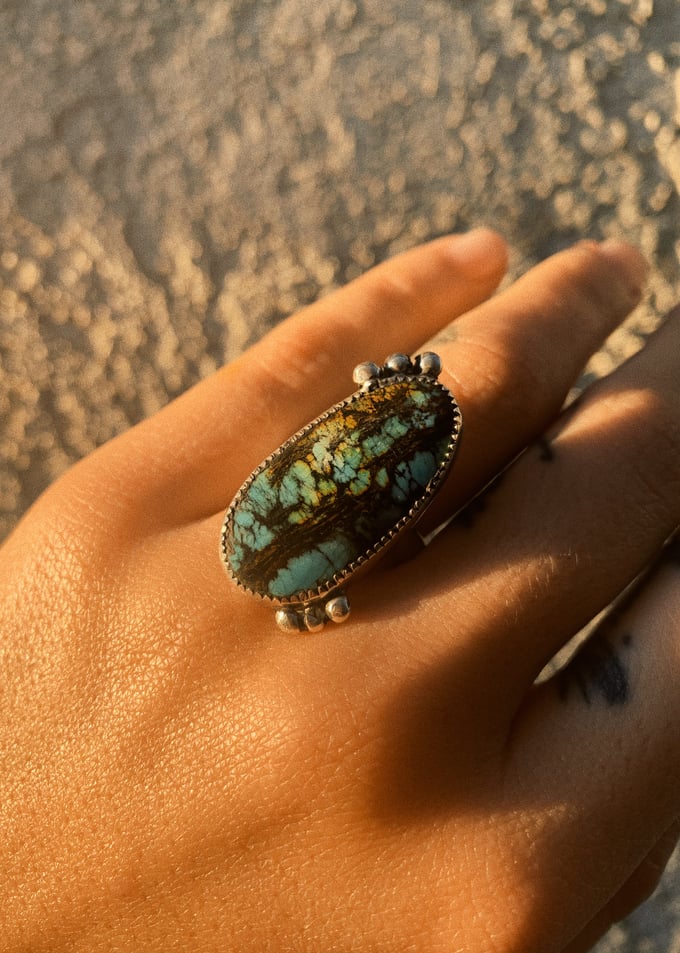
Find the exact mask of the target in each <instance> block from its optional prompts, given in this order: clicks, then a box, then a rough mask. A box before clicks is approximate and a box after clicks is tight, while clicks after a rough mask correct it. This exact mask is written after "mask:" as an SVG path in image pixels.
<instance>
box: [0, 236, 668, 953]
mask: <svg viewBox="0 0 680 953" xmlns="http://www.w3.org/2000/svg"><path fill="white" fill-rule="evenodd" d="M504 268H505V248H504V245H503V243H502V241H501V240H500V239H499V238H498V237H497V236H495V235H494V234H493V233H490V232H487V231H477V232H473V233H471V234H470V235H469V236H458V237H451V238H443V239H439V240H437V241H435V242H432V243H430V244H429V245H425V246H424V247H421V248H418V249H415V250H414V251H411V252H408V253H406V254H404V255H402V256H400V257H398V258H396V259H394V260H393V261H391V262H389V263H387V264H385V265H382V266H380V267H379V268H377V269H375V270H374V271H372V272H370V273H369V274H367V275H366V276H364V277H363V278H361V279H359V280H358V281H356V282H354V283H352V284H351V285H349V286H348V287H347V288H345V289H344V290H342V291H339V292H337V293H335V294H333V295H330V296H328V297H326V298H323V299H322V300H321V301H319V302H318V303H317V304H315V305H313V306H312V307H310V308H308V309H306V310H305V311H303V312H302V313H301V314H299V315H298V316H296V317H294V318H291V319H290V320H288V321H286V322H284V323H283V324H281V325H280V326H279V327H278V328H277V329H276V330H275V331H273V332H272V333H271V334H270V335H268V336H267V337H266V338H264V339H263V340H262V341H261V342H260V343H259V344H257V345H256V346H255V347H253V348H251V350H250V351H248V352H247V353H246V354H245V355H244V356H243V357H242V358H241V359H239V360H237V361H236V362H234V363H233V364H231V365H230V366H228V367H226V368H225V369H224V370H223V371H221V372H220V373H218V374H216V375H215V376H214V377H212V378H210V379H208V380H206V381H205V382H203V383H201V384H200V385H198V386H197V387H195V388H194V389H193V390H191V391H190V392H188V393H187V394H185V395H184V396H183V397H182V398H180V399H179V400H177V401H175V402H174V403H173V404H171V405H169V406H168V407H167V408H166V409H165V410H163V411H162V412H161V413H159V414H158V415H156V416H155V417H153V418H151V419H150V420H148V421H147V422H145V423H143V424H142V425H140V426H138V427H136V428H134V429H133V430H131V431H130V432H129V433H127V434H125V435H124V436H122V437H120V438H119V439H117V440H114V441H113V442H111V443H110V444H108V445H106V446H105V447H103V448H102V449H101V450H99V451H98V452H97V453H95V454H93V455H92V456H91V457H89V458H88V459H86V460H84V461H83V462H82V463H80V464H79V465H77V466H76V467H74V468H73V469H72V470H71V471H70V472H68V473H67V474H66V475H65V477H63V478H62V479H61V480H59V481H58V482H57V483H56V484H55V485H54V486H53V487H52V488H51V489H50V490H49V491H48V492H47V493H46V494H45V495H44V496H43V497H42V499H41V500H39V502H38V503H37V504H36V505H35V506H34V507H33V509H32V510H31V511H30V512H29V513H28V514H27V515H26V517H25V518H24V520H23V522H22V523H21V524H20V525H19V527H18V528H17V530H16V531H15V532H14V534H13V535H12V536H11V537H10V539H9V540H8V541H7V542H6V544H5V546H4V548H3V549H2V551H1V553H0V560H1V566H0V623H1V626H2V643H1V644H2V649H1V654H0V659H1V664H2V671H1V681H0V684H1V685H2V699H3V704H2V712H1V715H0V719H1V721H0V757H1V764H2V769H1V771H0V824H1V826H2V832H1V836H0V844H1V845H2V846H1V848H0V927H1V934H2V937H3V949H5V950H8V951H19V950H22V951H27V950H30V951H31V953H48V951H49V953H58V951H62V950H69V951H87V953H97V951H111V950H116V951H135V953H140V951H144V953H147V951H149V953H150V951H163V953H168V951H173V950H176V951H187V950H191V951H192V953H200V951H227V950H228V951H238V953H256V951H257V953H262V951H275V953H279V951H280V953H287V951H291V953H292V951H295V953H329V951H337V953H345V951H350V950H351V951H365V953H369V951H370V953H388V951H389V953H401V951H404V953H405V951H412V950H417V951H419V953H444V951H446V953H451V951H455V950H466V951H467V953H474V951H479V953H488V951H489V950H493V951H495V953H511V951H513V953H514V951H517V950H522V951H524V953H530V951H539V950H540V951H541V953H551V951H565V950H568V951H575V950H585V949H587V947H588V945H589V944H590V942H592V941H593V940H594V939H595V938H596V937H597V936H598V935H599V934H600V933H602V932H603V931H604V930H605V929H606V928H607V927H608V926H609V924H610V922H611V921H612V919H613V918H615V917H617V916H619V915H621V914H622V913H624V912H626V911H627V910H628V908H629V907H630V906H631V905H633V904H634V903H636V902H637V901H639V900H640V899H642V897H643V896H644V894H645V891H648V890H649V889H650V887H651V886H652V885H653V883H654V882H655V880H656V877H657V876H658V861H659V858H660V857H661V856H662V855H665V854H666V853H667V852H668V848H669V844H672V843H673V842H674V838H675V836H676V833H677V827H676V825H677V818H678V812H679V808H680V802H679V800H678V793H677V792H678V779H679V776H680V740H679V739H680V733H679V731H678V729H679V727H680V694H679V693H678V691H677V681H678V674H679V673H680V638H679V636H680V632H679V627H678V619H679V618H680V579H679V576H678V572H679V570H678V565H677V564H673V562H672V560H666V561H663V562H661V563H659V564H658V565H657V566H656V568H655V569H654V571H653V572H651V573H650V575H649V577H648V579H647V583H646V585H645V586H644V587H643V588H642V589H641V590H639V591H638V592H636V593H635V594H634V595H633V596H632V597H631V598H630V599H629V601H628V603H627V604H626V606H625V607H623V608H622V609H621V611H620V612H619V613H618V614H617V615H615V616H613V617H612V618H611V619H610V620H609V621H607V622H605V623H604V624H603V626H601V627H600V628H599V629H598V631H597V632H596V634H595V635H594V636H593V637H592V639H591V641H590V642H589V643H588V645H587V648H586V649H585V651H583V652H582V653H581V654H580V655H579V656H577V657H576V659H575V660H574V661H573V662H572V663H571V664H570V665H569V666H568V668H567V669H566V670H565V671H564V672H563V673H562V674H561V675H559V676H557V677H555V678H553V679H552V680H548V681H547V682H544V683H543V684H541V685H540V686H538V687H537V686H535V685H534V682H535V679H536V677H537V676H538V674H539V672H540V671H541V670H542V668H543V666H544V665H545V663H546V662H548V660H549V659H550V658H551V657H552V656H553V655H554V654H555V653H556V652H557V651H558V650H559V649H560V648H561V647H562V646H563V645H564V644H565V643H566V642H567V641H568V640H569V639H570V638H571V637H572V636H573V635H574V633H576V632H577V631H578V630H579V629H580V628H581V627H582V626H584V625H585V624H586V623H587V622H588V621H589V620H590V619H592V618H593V617H594V616H595V615H596V614H597V613H598V612H599V611H600V610H601V609H603V608H604V607H605V606H606V605H607V604H608V603H609V602H610V601H611V600H612V599H614V598H615V597H616V596H617V594H619V593H620V592H621V591H622V590H623V589H624V587H626V586H627V584H628V583H630V582H631V580H633V579H634V577H635V576H636V575H637V574H638V573H639V572H640V571H641V570H642V569H643V568H644V567H645V566H646V565H648V564H649V563H650V561H652V560H653V559H654V558H655V556H656V555H657V554H658V553H659V551H660V549H661V547H662V544H663V542H664V540H665V539H666V538H667V537H668V536H669V535H670V534H671V533H672V532H673V530H674V529H675V528H676V527H677V525H678V523H679V522H680V492H679V491H680V478H679V476H678V474H680V414H679V413H678V411H679V392H680V374H678V367H677V363H678V354H680V323H679V322H678V317H677V316H675V317H672V318H671V319H669V320H668V321H667V323H666V324H665V326H664V327H663V328H662V330H661V331H659V332H658V333H657V334H656V335H654V336H653V337H652V338H651V340H650V341H649V342H648V344H647V346H646V347H645V349H644V350H643V351H642V352H641V353H640V354H639V355H638V356H637V357H635V358H634V359H633V360H631V361H630V362H628V363H627V364H626V365H625V366H624V367H622V368H621V369H620V370H618V371H617V372H616V373H614V374H613V375H612V376H611V377H610V378H608V379H606V380H603V381H601V382H599V383H598V384H596V385H595V386H593V387H592V388H591V389H590V390H589V391H588V392H587V394H586V395H585V397H584V398H583V399H582V400H581V401H580V402H579V403H578V404H577V405H576V406H575V407H574V408H572V409H570V410H568V411H567V412H566V413H564V414H560V408H561V406H562V403H563V400H564V398H565V395H566V394H567V392H568V391H569V389H570V386H571V384H572V382H573V381H574V379H575V377H576V376H577V374H578V372H579V371H580V369H581V367H582V366H583V364H584V363H585V361H586V360H587V358H588V356H589V355H590V354H591V353H592V352H593V351H594V350H595V349H596V348H597V347H598V346H599V345H600V344H601V342H602V341H603V340H604V338H605V337H606V336H607V335H608V334H609V332H610V331H612V329H613V328H614V327H615V326H616V325H617V324H618V323H619V322H620V321H621V320H622V319H623V318H624V316H625V315H626V314H627V313H628V311H629V310H630V309H631V307H633V306H634V305H635V304H636V302H637V300H638V298H639V295H640V288H641V285H642V283H643V280H644V274H645V267H644V265H643V263H642V261H641V259H640V257H639V256H638V254H637V253H636V252H635V251H633V250H632V249H631V248H629V247H628V246H624V245H620V244H609V243H608V244H605V245H603V246H596V245H595V244H593V243H584V244H581V245H578V246H576V247H575V248H573V249H571V250H569V251H565V252H563V253H560V254H559V255H556V256H555V257H553V258H551V259H549V260H547V261H546V262H544V263H543V264H541V265H539V266H538V267H537V268H535V269H533V271H531V272H530V273H529V274H527V275H526V277H524V278H523V279H521V280H520V281H518V282H517V283H516V284H514V285H513V286H511V287H510V288H508V290H506V291H504V292H503V293H501V294H499V295H497V296H496V297H493V298H491V299H490V300H486V299H488V298H489V296H490V295H491V294H492V293H493V291H494V289H495V287H496V285H497V284H498V282H499V281H500V279H501V277H502V275H503V273H504ZM451 322H453V323H451ZM448 325H450V328H449V334H448V337H447V340H446V342H445V343H444V344H443V345H442V346H441V347H439V349H438V350H439V352H440V354H441V356H442V358H443V363H444V372H443V374H442V379H443V381H444V383H446V384H447V385H448V386H449V387H450V389H451V390H452V392H453V393H454V394H455V395H456V397H457V399H458V401H459V403H460V405H461V408H462V411H463V415H464V419H465V434H464V439H463V441H462V444H461V449H460V451H459V454H458V458H457V460H456V462H455V464H454V467H453V469H452V472H451V474H450V477H449V479H448V481H447V484H446V486H445V488H444V489H442V491H441V492H440V494H439V496H438V497H437V501H436V508H435V509H434V510H433V512H432V513H430V514H428V518H429V521H430V524H433V523H435V522H439V521H441V520H443V519H445V518H447V517H448V516H450V515H451V514H453V513H454V512H455V511H457V510H458V509H459V508H460V507H461V506H462V505H463V504H464V503H465V502H466V501H468V500H469V499H470V497H471V496H472V495H474V494H475V493H477V491H479V490H480V489H481V488H482V487H484V486H485V485H486V484H487V483H489V481H490V480H491V479H492V478H493V477H494V476H495V475H496V474H498V473H499V472H500V471H501V470H502V469H503V468H505V467H507V465H508V464H509V463H510V461H512V460H513V459H514V458H515V457H517V456H518V454H519V453H520V452H521V451H522V450H523V449H524V448H528V449H526V452H525V453H524V454H523V455H522V456H520V457H519V458H518V459H517V460H516V462H515V463H514V464H513V465H512V466H511V467H510V468H509V469H508V470H507V471H506V472H505V473H504V475H503V477H502V480H500V481H499V482H498V483H497V484H496V485H494V488H493V492H488V493H487V494H486V496H484V497H483V498H482V500H481V501H479V502H478V503H477V504H475V505H474V506H472V507H468V508H467V510H466V511H465V513H464V514H463V516H462V517H461V518H459V519H457V520H455V521H454V522H453V523H452V524H451V526H450V527H449V528H448V529H447V530H445V531H444V532H442V533H441V534H440V535H439V536H438V537H436V538H435V540H434V542H432V543H431V545H430V546H428V547H427V548H425V549H423V550H422V551H421V552H420V553H419V554H418V555H417V556H416V557H415V558H414V559H412V560H410V561H407V562H403V563H401V564H399V565H397V566H389V567H388V566H386V565H384V566H383V567H382V568H381V567H377V568H376V570H375V571H374V572H372V573H371V574H369V575H367V576H366V577H365V578H363V579H361V580H357V581H356V582H355V583H354V584H353V585H352V587H351V595H352V603H353V615H352V618H351V619H350V620H349V621H348V622H347V623H346V624H345V625H344V627H342V628H335V627H333V630H332V631H330V629H327V630H326V631H325V632H324V633H322V634H319V635H307V636H297V637H293V636H290V635H285V634H283V633H281V632H279V631H278V630H277V629H276V627H275V625H274V622H273V617H272V613H271V610H270V609H269V608H267V607H266V606H263V605H262V604H261V603H259V602H258V601H257V600H255V599H252V598H251V597H249V596H247V595H245V594H243V593H242V592H240V591H237V590H236V588H235V587H233V586H232V584H231V582H230V581H229V580H228V579H227V577H226V575H225V574H224V572H223V570H222V568H221V566H220V563H219V559H218V556H217V544H218V538H219V529H220V524H221V520H222V515H223V511H224V509H225V508H226V505H227V504H228V503H229V501H230V499H231V497H232V495H233V494H234V492H235V491H236V489H237V488H238V487H239V485H240V484H241V483H242V481H243V480H244V479H245V477H246V476H247V475H248V473H249V472H250V471H251V470H252V469H253V468H254V467H255V466H256V465H257V464H258V463H259V462H260V460H261V459H262V458H263V457H265V456H266V455H267V454H268V453H269V452H271V451H272V450H273V449H274V448H276V447H277V446H278V445H279V444H280V443H281V442H282V441H283V440H285V439H286V438H287V437H288V436H289V435H290V434H291V433H293V432H294V431H295V430H296V429H297V428H298V427H300V426H301V425H303V424H304V423H306V422H307V421H308V420H310V419H312V418H313V417H314V416H316V415H317V414H318V413H320V412H321V411H323V410H324V409H326V408H327V407H328V406H329V405H331V404H332V403H333V402H335V401H336V400H338V399H340V398H342V397H343V396H345V395H346V394H347V393H349V392H350V391H351V390H352V385H351V384H350V383H349V381H350V380H351V371H352V368H353V366H354V365H355V364H356V363H358V362H359V361H362V360H368V359H373V360H382V359H384V357H385V356H386V355H387V354H389V353H390V352H392V351H397V350H399V351H411V352H412V351H415V350H417V349H419V348H420V347H421V346H422V344H423V343H424V342H425V341H426V340H427V339H428V338H429V337H430V336H431V335H433V334H434V333H435V332H437V331H438V330H440V329H441V328H444V327H446V326H448ZM655 865H656V866H655Z"/></svg>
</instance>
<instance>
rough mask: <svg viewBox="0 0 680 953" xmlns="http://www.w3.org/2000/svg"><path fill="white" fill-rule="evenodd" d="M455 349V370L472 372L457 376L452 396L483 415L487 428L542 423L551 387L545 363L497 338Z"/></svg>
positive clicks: (464, 342)
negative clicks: (523, 422)
mask: <svg viewBox="0 0 680 953" xmlns="http://www.w3.org/2000/svg"><path fill="white" fill-rule="evenodd" d="M456 347H457V352H458V353H457V360H456V364H457V366H458V367H460V368H473V369H474V371H473V373H472V374H470V372H469V371H468V372H466V373H465V374H463V373H462V372H461V373H459V375H458V377H457V380H456V386H457V392H456V390H455V389H454V393H456V396H457V398H458V399H459V400H463V401H465V400H466V398H467V397H469V399H470V402H472V401H474V403H475V405H476V407H477V409H478V410H480V411H482V412H484V411H486V415H488V417H489V424H493V425H494V427H498V426H502V427H504V428H505V427H507V422H508V421H509V420H510V421H512V422H513V426H515V425H516V424H517V422H518V420H520V419H522V418H527V419H531V420H534V419H536V418H538V419H542V418H543V416H544V415H545V412H546V407H550V408H552V405H553V404H554V396H553V393H554V391H555V385H554V381H553V380H552V378H551V374H550V369H549V367H548V363H547V362H545V361H543V360H541V359H540V358H539V357H538V355H536V354H534V353H532V352H531V351H530V350H528V349H527V348H523V347H516V346H515V345H514V343H513V342H512V341H503V340H502V339H500V338H499V337H497V336H496V337H495V338H494V339H493V341H492V339H491V338H489V340H487V341H483V340H481V339H479V338H466V339H459V340H458V341H456ZM560 396H561V394H560Z"/></svg>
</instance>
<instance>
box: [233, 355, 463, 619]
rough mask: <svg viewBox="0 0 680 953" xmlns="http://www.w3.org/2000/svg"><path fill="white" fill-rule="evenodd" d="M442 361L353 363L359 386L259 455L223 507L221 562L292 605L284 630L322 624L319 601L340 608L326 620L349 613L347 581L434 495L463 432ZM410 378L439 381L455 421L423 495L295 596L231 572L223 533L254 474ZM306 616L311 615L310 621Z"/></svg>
mask: <svg viewBox="0 0 680 953" xmlns="http://www.w3.org/2000/svg"><path fill="white" fill-rule="evenodd" d="M397 359H398V360H397ZM404 359H405V360H406V361H408V365H409V367H410V368H411V370H410V372H402V371H401V370H399V371H397V370H395V369H393V366H398V367H399V368H401V367H403V366H404ZM421 361H422V362H423V364H424V365H425V366H426V367H427V370H426V371H422V370H421V369H420V362H421ZM390 365H393V366H390ZM440 367H441V364H440V361H439V358H438V356H437V355H436V354H432V353H431V352H426V353H425V354H423V355H420V356H419V357H417V358H415V359H414V360H413V362H411V361H410V359H408V358H405V355H392V356H391V357H389V358H388V359H387V361H386V362H385V363H384V364H383V365H382V367H378V366H377V365H371V364H369V363H366V364H362V365H359V366H358V368H357V371H358V370H359V368H361V372H359V374H358V375H357V376H358V377H359V379H360V381H361V386H360V387H359V389H358V390H356V391H355V392H354V393H352V394H350V395H349V396H348V397H345V398H344V399H343V400H341V401H338V403H336V404H333V406H332V407H329V408H328V410H325V411H324V412H323V413H322V414H319V416H318V417H315V418H314V420H311V421H310V422H309V423H308V424H305V426H304V427H301V428H300V429H299V430H298V431H296V433H294V434H293V435H292V436H291V437H289V438H288V439H287V440H286V441H285V442H284V443H282V444H281V445H280V446H279V447H277V448H276V450H274V451H273V452H272V453H270V454H269V456H268V457H266V459H265V460H263V461H262V463H260V464H259V466H257V467H256V468H255V469H254V470H253V471H252V473H250V475H249V476H248V477H247V479H246V480H245V481H244V482H243V483H242V485H241V486H240V488H239V489H238V491H237V492H236V495H235V496H234V498H233V500H232V501H231V503H230V504H229V507H228V509H227V511H226V514H225V518H224V521H223V523H222V529H221V532H220V559H221V562H222V565H223V566H224V568H225V570H226V572H227V575H228V576H229V578H230V579H231V580H232V581H233V582H234V583H235V585H236V586H237V587H238V588H239V589H241V590H242V591H243V592H247V593H248V594H249V595H252V596H255V597H257V598H258V599H260V600H261V601H263V602H268V603H269V604H271V605H272V606H274V607H276V608H277V610H286V609H290V610H292V611H291V612H289V613H285V611H284V612H277V621H278V623H279V626H280V627H281V628H282V629H284V630H285V631H292V630H294V628H295V626H294V624H293V615H295V617H296V618H298V621H299V625H298V629H299V630H302V631H304V630H308V631H318V630H319V629H320V628H321V627H322V622H321V614H320V613H316V612H315V611H312V612H310V611H308V610H315V609H316V608H317V607H318V608H319V609H320V610H321V612H323V611H324V609H325V606H326V605H327V604H330V603H331V602H333V603H334V608H335V609H336V610H338V611H337V612H335V613H334V611H333V609H330V610H329V612H328V613H327V616H326V621H327V620H328V619H331V620H332V621H334V622H342V621H344V620H345V619H346V618H347V616H348V615H349V603H348V601H347V597H346V594H345V592H344V587H345V585H346V584H347V583H348V582H349V581H350V579H352V577H354V576H355V575H356V574H357V573H358V572H359V571H361V570H363V569H364V568H365V567H366V566H367V565H368V563H370V562H371V561H372V560H374V559H376V558H377V557H378V556H380V555H381V554H383V553H384V551H385V549H386V548H387V547H388V546H389V545H390V544H391V543H393V542H394V540H395V539H396V538H397V537H398V536H399V535H400V534H401V533H402V532H403V531H404V530H405V529H407V528H408V527H409V526H411V525H412V524H413V523H414V522H416V520H417V519H419V518H420V517H421V516H422V514H423V512H424V511H425V510H426V509H427V507H428V506H429V504H430V503H431V502H432V500H433V498H434V497H435V496H436V494H437V492H438V490H439V488H440V486H441V484H442V482H443V480H444V478H445V476H446V474H447V473H448V471H449V469H450V467H451V464H452V462H453V458H454V456H455V453H456V449H457V447H458V443H459V440H460V435H461V432H462V415H461V411H460V407H459V405H458V402H457V401H456V399H455V397H454V396H453V394H451V392H450V391H449V390H448V388H447V387H445V386H444V384H442V383H441V382H440V381H438V380H436V378H437V377H438V375H439V371H440ZM366 368H370V370H371V373H370V375H369V376H366V373H365V370H364V369H366ZM355 375H356V371H355ZM413 379H416V380H417V379H422V380H428V381H429V382H430V383H431V382H432V381H433V379H434V380H435V382H436V384H437V386H438V387H439V388H441V390H442V392H443V393H444V394H446V395H447V396H448V398H449V400H450V401H451V407H452V412H453V426H452V430H451V434H450V437H449V444H448V447H447V450H446V453H445V455H444V458H443V460H442V462H441V464H440V465H439V467H438V468H437V470H436V471H435V473H434V475H433V476H432V478H431V479H430V481H429V483H428V485H427V487H426V488H425V491H424V492H423V495H422V496H421V497H420V498H419V499H418V500H417V501H416V503H415V504H414V505H413V506H412V507H411V509H410V510H409V511H408V513H406V514H405V515H404V516H403V517H402V518H401V519H400V520H399V521H398V522H397V523H395V525H394V526H393V527H392V528H391V529H390V530H389V532H387V533H385V534H384V535H383V536H382V537H381V538H380V539H379V540H377V541H376V542H375V543H374V544H373V546H371V547H370V548H369V549H367V550H366V551H365V552H364V553H362V554H361V555H360V556H359V557H357V559H355V560H353V561H352V562H351V563H349V564H348V565H347V566H346V567H345V569H343V570H342V571H341V572H338V573H336V574H335V575H334V576H333V577H332V578H331V579H329V580H328V581H327V582H326V583H324V584H323V585H320V586H318V587H316V588H314V589H307V590H302V591H300V592H297V593H295V595H293V596H287V597H283V598H279V597H276V596H270V595H268V594H266V593H261V592H256V591H255V590H254V589H251V588H250V587H249V586H247V585H245V584H244V583H242V582H241V581H240V580H239V579H238V577H237V576H236V575H235V574H234V572H233V570H232V568H231V566H230V564H229V561H228V556H227V551H226V538H227V535H228V534H229V533H230V531H231V526H232V521H233V516H234V512H235V509H236V507H237V506H238V504H239V503H240V502H241V500H242V499H243V496H244V494H245V492H246V491H247V490H248V488H249V487H250V485H251V483H252V482H253V480H255V479H256V478H257V476H258V475H259V474H260V473H261V472H262V471H263V470H265V469H266V468H267V467H268V466H269V465H270V464H271V463H272V462H273V461H274V460H275V459H276V458H277V457H278V456H279V455H281V454H282V453H284V452H285V451H286V450H288V449H289V448H290V447H291V446H292V445H293V444H295V443H296V442H297V441H298V440H299V439H300V438H301V437H303V436H305V435H306V434H308V433H309V432H310V431H311V430H313V429H314V428H315V427H316V426H318V425H319V424H320V423H323V421H324V420H327V419H328V418H329V417H330V416H332V415H333V414H336V413H337V412H338V411H339V410H341V409H342V408H343V407H349V406H351V404H352V403H353V402H354V401H356V400H358V399H359V398H360V396H361V395H362V394H363V393H365V392H366V391H372V390H375V389H377V388H379V387H381V386H384V385H386V384H392V383H395V382H399V381H409V380H413ZM345 605H346V611H339V607H340V608H344V606H345ZM309 620H312V622H310V621H309Z"/></svg>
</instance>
